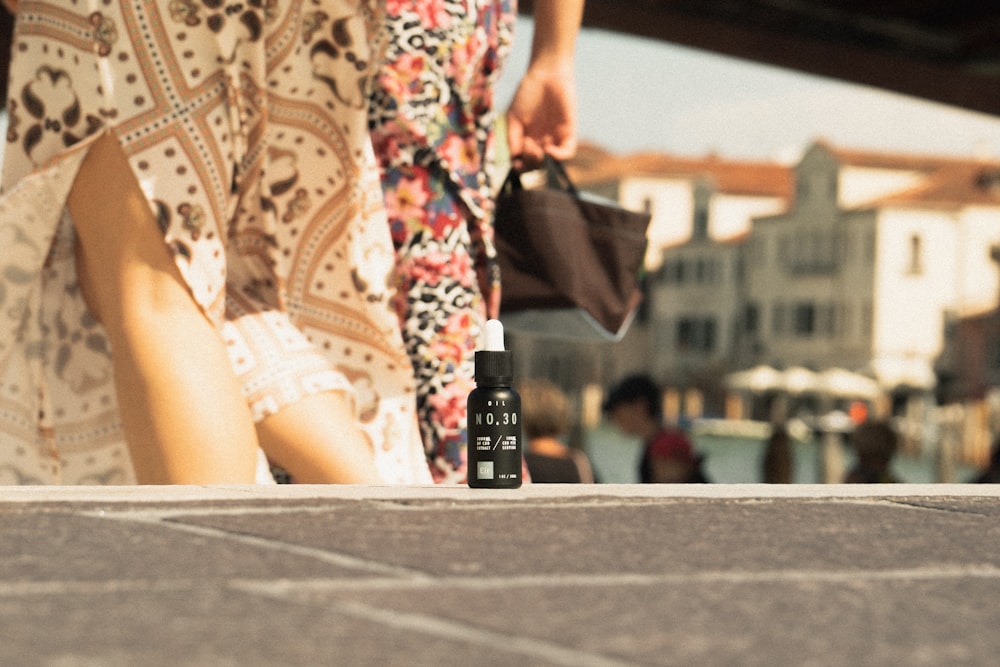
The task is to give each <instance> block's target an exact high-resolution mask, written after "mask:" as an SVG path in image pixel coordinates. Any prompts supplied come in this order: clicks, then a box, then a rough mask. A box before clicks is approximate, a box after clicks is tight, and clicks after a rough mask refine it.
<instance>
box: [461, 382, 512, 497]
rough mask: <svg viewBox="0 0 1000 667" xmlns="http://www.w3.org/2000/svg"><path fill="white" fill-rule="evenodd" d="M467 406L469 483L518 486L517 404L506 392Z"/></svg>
mask: <svg viewBox="0 0 1000 667" xmlns="http://www.w3.org/2000/svg"><path fill="white" fill-rule="evenodd" d="M477 399H482V400H471V401H470V405H469V416H468V418H469V424H468V426H469V428H468V435H469V482H470V484H474V485H476V486H502V487H507V488H510V487H517V486H520V485H521V424H520V419H519V417H520V409H521V404H520V400H519V398H518V397H517V396H516V394H513V393H512V392H510V391H509V390H504V391H502V394H501V395H500V396H491V397H489V398H486V397H484V396H482V395H481V394H479V395H478V396H477Z"/></svg>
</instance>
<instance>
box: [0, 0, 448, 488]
mask: <svg viewBox="0 0 1000 667" xmlns="http://www.w3.org/2000/svg"><path fill="white" fill-rule="evenodd" d="M374 5H375V3H374V2H372V1H365V0H312V1H310V2H301V3H300V2H277V1H276V0H257V1H253V0H251V1H250V2H245V1H244V2H232V1H231V2H227V3H224V2H221V1H216V0H161V1H158V2H131V1H127V0H120V1H110V0H109V1H105V2H85V1H82V0H78V1H74V0H47V1H42V2H31V1H28V0H22V2H21V4H20V8H19V15H18V23H17V27H16V33H15V39H14V44H13V62H12V67H11V85H10V103H9V107H8V112H9V124H8V132H7V144H6V147H5V154H4V169H3V179H2V188H3V190H2V192H3V195H2V196H0V483H15V484H28V483H57V484H108V483H110V484H116V483H129V482H132V481H133V476H132V473H131V468H130V465H129V461H128V454H127V451H126V449H125V446H124V443H123V442H122V436H121V432H120V425H119V419H118V414H117V407H116V401H115V395H114V388H113V385H112V376H111V366H110V358H111V357H110V355H111V353H112V351H111V350H110V349H109V346H108V343H107V341H106V339H105V337H104V334H103V332H102V328H101V326H100V325H99V324H97V323H96V322H95V321H94V318H93V317H92V316H91V315H90V314H89V313H88V311H87V309H86V307H85V305H84V303H83V300H82V298H81V296H80V293H79V288H78V283H77V276H76V270H75V263H74V254H73V246H74V233H73V227H72V221H71V220H70V219H69V216H68V214H67V213H66V211H65V201H66V198H67V194H68V192H69V191H70V189H71V187H72V184H73V180H74V178H75V175H76V172H77V170H78V168H79V165H80V164H81V162H82V159H83V157H84V156H85V155H86V151H87V149H88V148H89V146H90V145H92V143H93V142H94V140H95V139H96V138H97V137H98V136H100V135H101V134H102V133H105V132H112V133H113V134H114V136H115V137H116V138H117V140H118V142H119V143H120V144H121V146H122V147H123V149H124V151H125V152H126V154H127V155H128V157H129V160H130V163H131V166H132V169H133V173H134V175H135V177H136V179H137V181H138V183H139V184H140V186H141V187H142V189H143V192H144V193H145V194H146V196H147V197H148V199H149V202H150V206H151V209H152V210H153V211H154V213H155V215H156V219H157V220H158V222H159V224H160V227H161V229H162V230H163V235H164V240H165V242H166V243H167V245H168V247H169V248H170V249H171V250H172V252H173V254H174V257H175V258H176V261H177V264H178V267H179V268H180V270H181V273H182V275H183V276H184V278H185V280H186V281H187V283H188V285H189V286H190V289H191V292H192V294H193V296H194V298H195V300H196V301H197V303H198V304H199V305H200V306H201V307H202V308H203V309H204V311H205V313H206V314H207V315H208V317H209V318H210V319H211V320H212V321H213V322H214V323H215V324H216V325H217V327H218V329H219V332H220V336H222V337H223V339H224V340H225V341H226V343H227V345H228V349H229V351H230V358H231V360H232V362H233V365H234V368H235V370H236V371H237V373H238V375H239V377H240V378H241V380H242V382H243V385H244V392H245V395H246V398H247V401H248V402H249V404H250V406H251V409H252V410H253V413H254V416H255V418H257V419H260V418H263V417H265V416H267V415H269V414H272V413H274V412H276V411H278V410H280V409H281V408H282V407H283V406H285V405H288V404H291V403H293V402H295V401H297V400H299V399H300V398H302V397H304V396H307V395H310V394H312V393H315V392H321V391H347V392H351V393H352V395H353V398H354V403H355V406H356V408H357V411H358V415H359V418H360V419H361V422H362V425H363V427H364V430H365V432H366V434H367V435H368V437H369V438H370V440H371V443H372V446H373V448H374V449H375V451H376V460H377V463H378V465H379V468H380V470H381V471H382V472H383V474H384V476H385V477H386V481H388V482H390V483H417V482H419V483H423V482H427V481H429V475H428V471H427V466H426V462H425V458H424V454H423V450H422V447H421V445H420V440H419V435H418V432H417V429H416V419H415V415H414V393H413V392H414V390H413V377H412V370H411V368H410V364H409V361H408V359H407V357H406V355H405V352H404V351H403V347H402V341H401V339H400V334H399V331H398V321H397V319H396V317H395V315H394V313H393V312H392V311H391V309H390V302H391V297H392V294H391V285H392V284H393V281H392V266H393V250H392V246H391V242H390V239H389V235H388V225H387V223H386V220H385V214H384V211H383V208H382V196H381V191H380V189H379V183H378V175H377V172H376V170H375V168H374V166H373V157H372V153H371V148H370V145H369V141H368V136H367V131H366V108H367V84H368V75H369V71H368V68H369V64H370V63H372V62H373V61H375V60H376V58H375V55H376V53H375V52H374V51H373V50H372V49H373V44H372V41H371V39H370V35H373V34H376V32H375V31H373V30H372V28H373V27H374V26H375V22H376V21H378V20H379V17H378V16H377V7H375V6H374ZM95 196H99V193H95ZM109 233H114V232H113V230H109Z"/></svg>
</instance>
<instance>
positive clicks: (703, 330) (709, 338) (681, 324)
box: [677, 317, 717, 352]
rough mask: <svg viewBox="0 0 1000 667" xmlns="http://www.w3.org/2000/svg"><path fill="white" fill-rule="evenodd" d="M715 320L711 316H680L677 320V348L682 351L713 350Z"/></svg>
mask: <svg viewBox="0 0 1000 667" xmlns="http://www.w3.org/2000/svg"><path fill="white" fill-rule="evenodd" d="M716 329H717V326H716V322H715V319H714V318H711V317H682V318H681V319H680V320H678V322H677V349H678V350H679V351H682V352H712V351H713V350H715V339H716Z"/></svg>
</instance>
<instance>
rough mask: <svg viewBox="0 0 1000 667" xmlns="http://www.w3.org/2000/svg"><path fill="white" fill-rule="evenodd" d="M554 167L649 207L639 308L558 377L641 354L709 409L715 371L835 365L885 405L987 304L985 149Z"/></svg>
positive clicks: (655, 159)
mask: <svg viewBox="0 0 1000 667" xmlns="http://www.w3.org/2000/svg"><path fill="white" fill-rule="evenodd" d="M570 166H571V174H572V176H573V178H574V180H575V182H576V183H577V185H578V186H580V187H581V189H585V190H588V191H592V192H595V193H597V194H600V195H603V196H607V197H610V198H613V199H616V200H617V201H619V202H620V203H622V204H623V205H625V206H627V207H630V208H635V209H645V210H648V211H649V212H650V213H651V214H652V223H651V227H650V234H649V236H650V252H649V255H648V258H647V268H648V271H649V273H648V275H647V284H646V302H645V304H644V308H643V313H642V315H643V316H642V318H640V320H639V321H637V322H636V323H635V324H634V325H633V330H632V331H630V333H629V335H628V336H627V337H626V339H625V340H624V341H623V342H621V343H619V344H617V345H605V346H597V347H593V348H590V349H589V350H588V355H587V356H588V359H589V360H588V361H587V362H586V363H585V364H583V365H585V366H587V367H588V368H589V369H590V370H589V371H588V373H587V376H588V377H587V378H586V379H584V378H581V377H577V378H575V379H576V381H577V382H576V383H568V382H564V383H563V385H564V386H567V387H568V388H572V387H573V386H574V384H576V385H577V386H579V384H578V383H579V382H580V381H581V380H582V381H584V382H598V383H603V384H608V383H610V382H613V381H614V380H615V379H617V378H618V377H621V376H622V375H624V374H625V373H628V372H632V371H634V370H645V371H651V372H653V374H654V375H655V376H656V377H657V378H658V379H659V380H660V381H661V382H663V383H664V384H665V385H667V386H669V387H673V388H675V390H676V392H677V394H678V396H679V403H680V405H679V407H678V410H679V411H682V412H683V411H684V410H685V409H688V411H691V407H692V406H695V407H696V408H697V411H698V412H705V413H707V414H709V415H715V416H721V415H722V414H723V413H724V412H725V409H726V408H725V401H726V392H725V386H724V382H723V379H724V377H725V376H726V375H727V374H729V373H732V372H735V371H739V370H744V369H748V368H751V367H755V366H761V365H766V366H771V367H774V368H777V369H784V368H789V367H804V368H806V369H811V370H813V371H817V372H819V371H823V370H826V369H830V368H838V369H846V370H848V371H852V372H854V373H859V374H862V375H865V376H868V377H870V378H873V379H875V380H876V381H877V382H878V384H879V386H880V387H881V388H882V391H883V392H884V393H885V394H886V395H887V396H888V397H889V398H890V399H891V402H890V405H891V406H893V408H894V410H895V411H896V413H897V414H903V413H905V412H906V411H907V410H908V409H910V408H909V407H908V406H910V404H911V402H912V399H913V398H914V397H916V398H918V399H920V400H926V399H927V397H929V396H932V395H933V392H934V391H935V389H936V387H937V379H936V375H935V362H936V360H937V359H938V357H939V356H940V355H941V354H942V351H943V350H944V348H945V335H946V331H947V330H949V329H948V327H946V324H948V323H954V322H956V321H958V320H961V319H963V318H969V317H975V316H977V315H981V314H982V313H985V312H987V311H992V310H993V309H994V308H996V305H997V303H998V286H1000V272H998V268H997V264H996V263H994V262H993V260H992V259H991V251H992V249H993V248H994V246H998V245H1000V163H996V162H985V161H982V160H977V159H963V158H955V157H937V156H921V155H890V154H884V153H877V152H866V151H856V150H845V149H841V148H838V147H834V146H831V145H829V144H827V143H825V142H816V143H814V144H812V145H811V146H809V147H807V148H806V150H805V151H804V153H803V155H802V156H801V158H800V159H799V160H798V162H797V163H795V164H794V165H791V166H786V165H781V164H777V163H763V164H760V163H746V162H738V161H730V160H724V159H721V158H718V157H714V156H713V157H707V158H704V159H682V158H675V157H672V156H668V155H654V154H640V155H634V156H613V155H608V154H606V153H604V152H603V151H600V150H599V149H597V148H595V147H585V148H584V149H583V150H581V152H580V156H579V158H578V159H577V160H575V161H573V162H572V163H571V165H570ZM970 326H971V325H970ZM952 329H954V326H952ZM571 351H572V350H571V349H569V348H566V347H565V346H563V345H560V344H559V343H558V342H549V343H544V342H543V343H541V347H536V346H534V345H532V352H531V355H532V356H533V357H535V358H537V359H544V358H559V355H560V354H568V353H570V352H571ZM550 354H551V355H555V357H547V356H546V355H550ZM559 365H561V366H563V367H572V368H576V369H580V367H581V366H580V364H579V363H577V364H573V363H572V362H570V361H569V360H564V361H561V362H559ZM556 379H558V378H556ZM685 397H688V398H689V399H690V401H689V402H688V403H689V405H687V408H686V407H685V404H686V401H685V400H684V399H685Z"/></svg>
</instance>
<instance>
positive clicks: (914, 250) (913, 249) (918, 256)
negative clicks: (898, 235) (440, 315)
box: [906, 234, 924, 276]
mask: <svg viewBox="0 0 1000 667" xmlns="http://www.w3.org/2000/svg"><path fill="white" fill-rule="evenodd" d="M923 245H924V243H923V239H922V238H921V237H920V234H913V235H912V236H910V261H909V262H908V266H907V269H906V272H907V273H908V274H910V275H911V276H919V275H921V274H923V272H924V249H923Z"/></svg>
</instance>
